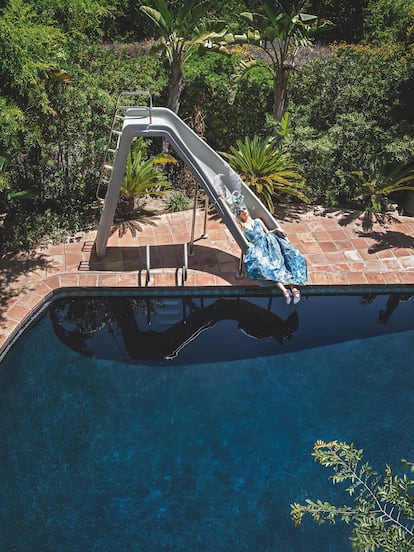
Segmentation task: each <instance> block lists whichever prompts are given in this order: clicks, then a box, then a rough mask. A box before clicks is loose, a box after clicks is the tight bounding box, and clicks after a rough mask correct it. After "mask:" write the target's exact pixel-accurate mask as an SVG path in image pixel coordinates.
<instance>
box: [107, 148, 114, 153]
mask: <svg viewBox="0 0 414 552" xmlns="http://www.w3.org/2000/svg"><path fill="white" fill-rule="evenodd" d="M107 151H108V152H109V153H115V152H116V149H112V148H108V149H107Z"/></svg>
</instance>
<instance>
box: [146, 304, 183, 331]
mask: <svg viewBox="0 0 414 552" xmlns="http://www.w3.org/2000/svg"><path fill="white" fill-rule="evenodd" d="M153 308H154V311H155V312H154V314H153V315H152V316H153V322H154V321H155V320H156V321H157V322H158V324H161V325H165V326H172V325H174V324H179V323H181V322H182V321H183V319H184V306H183V300H182V299H174V298H172V299H163V300H162V302H161V303H160V304H154V305H153ZM154 319H155V320H154Z"/></svg>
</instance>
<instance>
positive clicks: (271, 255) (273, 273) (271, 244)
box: [244, 219, 307, 285]
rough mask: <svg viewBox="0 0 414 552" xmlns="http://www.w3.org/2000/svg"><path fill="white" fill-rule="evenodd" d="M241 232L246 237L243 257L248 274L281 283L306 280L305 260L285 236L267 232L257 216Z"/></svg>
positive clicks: (294, 282) (298, 282)
mask: <svg viewBox="0 0 414 552" xmlns="http://www.w3.org/2000/svg"><path fill="white" fill-rule="evenodd" d="M244 234H245V236H246V238H247V240H248V241H249V247H248V249H247V252H246V255H245V257H244V264H245V267H246V271H247V275H248V277H249V278H251V279H252V280H273V281H275V282H281V283H282V284H296V285H301V284H305V283H306V281H307V266H306V260H305V258H304V257H303V255H301V253H300V252H299V251H298V249H297V248H296V247H295V246H294V245H293V244H292V243H290V241H289V240H288V239H286V238H283V237H280V236H278V235H277V234H270V233H269V234H268V233H266V232H265V231H264V230H263V228H262V226H261V224H260V222H259V220H258V219H255V220H254V221H253V228H247V227H246V226H245V227H244Z"/></svg>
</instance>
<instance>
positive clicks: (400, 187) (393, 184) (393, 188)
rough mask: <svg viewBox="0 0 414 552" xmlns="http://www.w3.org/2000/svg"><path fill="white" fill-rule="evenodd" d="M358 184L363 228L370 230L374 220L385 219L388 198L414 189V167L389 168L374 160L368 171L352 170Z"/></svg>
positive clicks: (351, 175)
mask: <svg viewBox="0 0 414 552" xmlns="http://www.w3.org/2000/svg"><path fill="white" fill-rule="evenodd" d="M349 176H350V177H351V178H352V180H353V181H354V182H355V184H356V189H355V192H354V198H355V199H356V200H357V201H360V202H361V204H362V209H361V211H362V214H363V229H364V230H370V229H372V225H373V222H374V220H377V221H379V222H381V221H382V220H384V215H385V214H386V213H385V206H386V201H385V200H386V199H387V198H388V196H389V195H391V194H394V193H396V192H402V191H405V190H410V191H414V184H411V185H410V184H408V182H413V183H414V169H412V168H404V167H402V166H400V165H398V166H395V167H392V168H391V169H387V167H386V166H385V165H384V163H382V162H378V161H376V162H373V163H371V165H370V167H369V168H368V170H367V171H362V170H360V171H352V172H351V173H349Z"/></svg>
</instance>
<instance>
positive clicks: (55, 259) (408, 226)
mask: <svg viewBox="0 0 414 552" xmlns="http://www.w3.org/2000/svg"><path fill="white" fill-rule="evenodd" d="M353 215H354V213H352V212H345V211H327V210H323V209H322V208H318V207H284V208H280V209H279V211H278V212H277V213H276V216H277V217H278V219H279V220H280V222H281V224H282V226H283V228H284V229H285V231H286V232H287V234H288V236H289V239H290V240H291V241H292V242H293V243H294V244H295V245H297V246H298V248H299V249H300V251H301V252H302V253H303V254H304V255H305V257H306V259H307V261H308V268H309V282H308V285H309V286H330V285H345V286H346V285H370V284H414V218H413V217H400V216H399V217H396V218H395V219H394V220H392V221H389V222H387V223H386V224H385V225H382V224H378V223H376V224H375V225H374V227H373V228H372V229H371V230H370V231H364V230H363V229H362V225H361V222H360V220H359V219H357V220H353ZM191 221H192V211H185V212H181V213H170V214H163V215H156V216H154V217H152V218H151V219H147V220H146V221H143V222H141V223H138V224H137V228H136V229H135V230H134V229H133V232H131V229H127V231H126V232H125V233H124V235H123V236H122V237H120V236H119V234H120V233H122V232H120V229H117V231H116V232H115V233H114V234H113V235H112V236H111V237H110V239H109V241H108V248H107V252H106V255H105V257H104V258H103V259H98V258H97V257H96V255H95V253H94V247H93V244H94V239H95V235H96V232H95V231H91V232H86V233H82V234H79V235H76V236H73V237H72V238H71V239H70V240H68V241H67V242H66V243H62V244H59V245H51V246H49V247H47V248H39V249H37V250H35V251H32V252H30V253H21V254H18V255H14V256H4V257H2V258H1V259H0V352H1V350H2V349H4V348H5V347H6V345H7V344H8V342H9V340H10V338H11V337H12V336H13V335H14V334H15V332H16V331H18V329H19V327H21V325H22V323H23V322H24V321H25V320H27V318H28V317H29V316H30V315H31V313H32V312H33V310H34V309H35V308H37V307H38V306H39V305H40V304H41V303H42V302H43V301H44V300H45V299H46V298H48V297H50V295H51V294H52V293H53V291H54V290H56V289H59V288H65V287H82V288H86V287H92V288H96V287H114V288H120V287H144V286H146V285H148V286H152V287H169V286H177V285H182V280H181V278H182V268H181V267H182V266H183V264H184V247H185V246H184V244H185V243H188V242H189V240H190V237H191ZM124 230H125V229H124ZM203 231H204V213H203V212H198V213H197V217H196V230H195V238H196V241H195V243H194V246H193V255H191V256H190V257H189V264H188V278H187V280H186V282H185V286H186V287H192V286H197V287H205V286H255V285H257V283H256V282H254V281H251V280H247V279H245V278H237V277H236V276H237V273H238V268H239V258H240V250H239V248H238V246H237V244H236V243H235V241H234V240H233V238H232V236H231V234H230V232H229V231H228V229H227V228H226V226H225V225H224V224H222V223H221V221H220V220H219V218H218V217H217V216H216V215H215V213H214V212H211V213H210V214H209V216H208V223H207V237H204V238H200V236H201V235H202V234H203ZM147 244H149V245H150V258H151V267H152V270H151V278H150V281H149V282H148V283H147V282H146V250H147ZM303 292H304V293H306V288H303Z"/></svg>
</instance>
